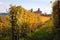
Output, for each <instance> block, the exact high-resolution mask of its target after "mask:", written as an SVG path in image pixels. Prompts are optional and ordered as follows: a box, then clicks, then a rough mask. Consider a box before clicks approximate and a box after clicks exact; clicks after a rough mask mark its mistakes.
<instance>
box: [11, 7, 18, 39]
mask: <svg viewBox="0 0 60 40" xmlns="http://www.w3.org/2000/svg"><path fill="white" fill-rule="evenodd" d="M10 17H11V26H12V40H19V27H18V23H17V22H18V21H17V8H16V6H11V7H10Z"/></svg>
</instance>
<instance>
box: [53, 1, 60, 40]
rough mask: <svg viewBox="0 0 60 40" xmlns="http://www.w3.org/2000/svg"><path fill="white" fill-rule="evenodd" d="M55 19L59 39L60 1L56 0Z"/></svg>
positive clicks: (54, 5)
mask: <svg viewBox="0 0 60 40" xmlns="http://www.w3.org/2000/svg"><path fill="white" fill-rule="evenodd" d="M53 21H54V26H55V27H56V29H57V35H58V39H57V40H59V39H60V38H59V37H60V1H59V0H58V1H55V2H54V4H53Z"/></svg>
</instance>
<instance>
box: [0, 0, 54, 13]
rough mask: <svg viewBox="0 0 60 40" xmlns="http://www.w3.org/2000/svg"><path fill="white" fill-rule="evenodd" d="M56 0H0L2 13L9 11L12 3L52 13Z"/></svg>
mask: <svg viewBox="0 0 60 40" xmlns="http://www.w3.org/2000/svg"><path fill="white" fill-rule="evenodd" d="M50 1H52V3H53V2H54V0H0V13H2V12H8V9H9V7H10V4H13V5H21V6H22V7H23V8H25V9H27V10H30V9H31V8H33V10H34V11H36V10H37V9H38V8H40V10H41V11H42V12H43V13H45V12H46V13H48V14H50V13H51V12H52V8H51V7H52V3H50Z"/></svg>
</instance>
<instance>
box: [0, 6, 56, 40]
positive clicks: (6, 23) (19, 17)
mask: <svg viewBox="0 0 60 40" xmlns="http://www.w3.org/2000/svg"><path fill="white" fill-rule="evenodd" d="M9 14H10V15H9V16H0V40H12V39H14V40H52V39H53V40H55V39H56V38H57V36H56V32H57V31H56V28H55V27H54V24H53V19H52V16H51V17H47V16H42V15H39V14H38V13H34V12H31V11H29V10H26V9H24V8H23V7H22V6H11V7H10V8H9Z"/></svg>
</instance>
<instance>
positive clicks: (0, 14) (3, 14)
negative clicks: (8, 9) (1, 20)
mask: <svg viewBox="0 0 60 40" xmlns="http://www.w3.org/2000/svg"><path fill="white" fill-rule="evenodd" d="M0 16H9V13H0Z"/></svg>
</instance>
